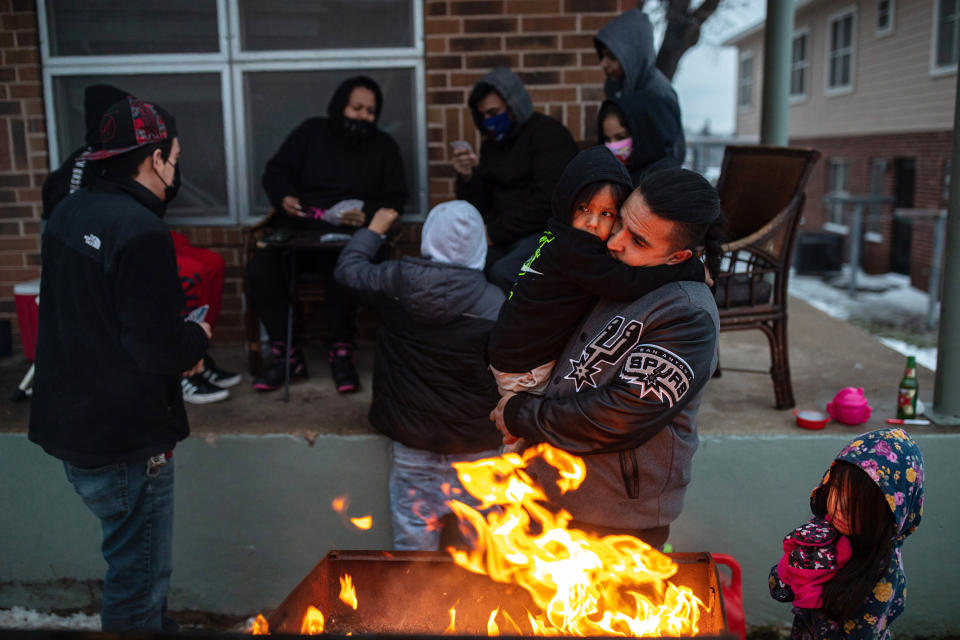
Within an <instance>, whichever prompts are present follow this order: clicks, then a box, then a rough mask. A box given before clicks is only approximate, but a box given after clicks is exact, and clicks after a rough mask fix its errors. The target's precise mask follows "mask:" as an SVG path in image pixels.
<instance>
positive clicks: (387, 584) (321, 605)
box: [268, 551, 733, 638]
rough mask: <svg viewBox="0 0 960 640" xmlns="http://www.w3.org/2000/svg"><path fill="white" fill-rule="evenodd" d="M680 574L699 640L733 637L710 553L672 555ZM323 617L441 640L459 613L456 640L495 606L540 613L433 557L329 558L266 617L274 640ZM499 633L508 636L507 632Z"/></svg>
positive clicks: (332, 628)
mask: <svg viewBox="0 0 960 640" xmlns="http://www.w3.org/2000/svg"><path fill="white" fill-rule="evenodd" d="M667 555H669V556H670V558H671V559H672V560H673V561H674V562H676V563H677V565H678V566H679V569H678V571H677V573H676V575H675V576H674V577H673V578H671V582H673V583H674V584H677V585H686V586H688V587H690V588H691V589H692V590H693V592H694V593H695V594H696V595H697V596H698V597H699V598H700V599H701V600H703V602H704V604H705V605H706V606H707V607H708V608H709V611H708V612H705V613H703V615H702V617H701V618H700V622H699V627H700V635H701V636H708V637H710V636H713V637H720V636H722V637H729V638H732V637H733V636H731V635H729V631H728V629H727V625H726V621H725V616H724V610H723V597H722V595H721V590H720V585H719V582H718V579H717V568H716V565H715V564H714V563H713V558H711V557H710V554H709V553H670V554H667ZM345 573H349V574H350V575H351V576H352V578H353V584H354V587H355V588H356V592H357V600H358V602H359V607H358V609H357V610H356V611H354V610H353V609H352V608H350V607H349V606H348V605H346V604H344V603H343V602H341V601H340V598H339V595H340V576H342V575H343V574H345ZM311 605H312V606H314V607H316V608H317V609H319V610H320V611H321V612H323V616H324V618H325V623H326V624H325V631H324V632H325V633H327V634H332V635H346V634H348V633H349V634H352V635H354V636H357V635H371V634H375V635H394V634H401V635H402V634H408V635H417V636H419V637H430V636H436V637H438V638H439V637H440V636H441V634H442V633H443V631H444V630H445V629H446V628H447V627H448V626H449V624H450V613H449V610H450V608H451V607H454V606H456V629H457V635H458V636H483V637H486V636H487V618H488V617H489V615H490V612H491V611H492V610H494V609H496V608H497V607H498V606H499V607H501V608H502V609H503V610H504V611H507V612H508V613H509V614H510V616H511V617H512V618H513V619H514V620H515V621H516V622H517V623H518V624H521V625H523V626H526V620H527V613H526V612H527V611H528V610H529V611H534V612H535V611H536V607H535V606H534V604H533V601H532V599H531V598H530V596H529V595H528V594H527V592H526V591H525V590H523V589H522V588H520V587H518V586H515V585H506V584H500V583H497V582H494V581H493V580H491V579H489V578H488V577H486V576H482V575H478V574H475V573H471V572H469V571H466V570H464V569H461V568H460V567H458V566H457V565H455V564H454V563H453V561H452V560H451V559H450V557H449V555H447V554H446V553H442V552H429V551H331V552H330V553H328V554H327V555H326V557H325V558H324V559H323V560H321V561H320V563H319V564H317V566H315V567H314V568H313V570H312V571H310V573H309V574H307V576H306V577H305V578H304V579H303V581H302V582H301V583H300V584H299V585H297V587H296V588H295V589H294V590H293V591H292V592H291V593H290V595H288V596H287V597H286V599H285V600H284V601H283V602H282V603H281V604H280V606H279V607H278V608H277V609H276V610H275V611H274V612H273V613H272V614H271V615H270V616H269V618H268V623H269V625H270V632H271V633H300V626H301V624H302V622H303V616H304V614H305V613H306V611H307V607H309V606H311ZM503 627H504V625H501V629H500V631H501V633H502V634H504V635H509V633H510V630H509V629H505V628H503Z"/></svg>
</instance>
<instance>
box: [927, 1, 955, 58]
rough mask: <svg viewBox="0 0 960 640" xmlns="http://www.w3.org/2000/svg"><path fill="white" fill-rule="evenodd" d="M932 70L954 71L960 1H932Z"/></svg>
mask: <svg viewBox="0 0 960 640" xmlns="http://www.w3.org/2000/svg"><path fill="white" fill-rule="evenodd" d="M933 6H934V9H935V10H934V25H933V29H934V42H933V65H932V66H933V70H934V71H935V72H946V71H955V70H956V68H957V59H958V57H960V56H958V53H960V0H934V5H933Z"/></svg>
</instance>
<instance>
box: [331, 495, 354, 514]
mask: <svg viewBox="0 0 960 640" xmlns="http://www.w3.org/2000/svg"><path fill="white" fill-rule="evenodd" d="M348 504H350V502H349V500H348V498H347V496H346V495H342V496H337V497H336V498H334V499H333V502H331V503H330V506H331V507H333V510H334V511H336V512H337V513H343V512H344V511H346V509H347V505H348Z"/></svg>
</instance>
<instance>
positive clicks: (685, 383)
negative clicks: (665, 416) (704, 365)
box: [620, 344, 693, 407]
mask: <svg viewBox="0 0 960 640" xmlns="http://www.w3.org/2000/svg"><path fill="white" fill-rule="evenodd" d="M620 379H621V380H623V381H624V382H627V383H629V384H631V385H633V386H635V387H639V388H640V397H641V398H643V397H646V396H652V397H655V398H657V399H658V400H660V402H666V403H667V404H668V405H670V406H671V407H672V406H673V405H674V404H676V403H677V401H678V400H680V398H682V397H683V394H685V393H686V392H687V391H688V390H689V389H690V386H691V383H692V381H693V368H692V367H691V366H690V365H689V364H687V363H686V361H685V360H684V359H683V358H681V357H680V356H678V355H676V354H675V353H672V352H670V351H667V350H666V349H664V348H662V347H658V346H657V345H655V344H641V345H639V346H638V347H637V348H636V349H634V350H633V352H632V353H631V354H630V356H629V357H628V358H627V362H626V363H625V364H624V365H623V370H622V371H620Z"/></svg>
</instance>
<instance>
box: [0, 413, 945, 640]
mask: <svg viewBox="0 0 960 640" xmlns="http://www.w3.org/2000/svg"><path fill="white" fill-rule="evenodd" d="M857 433H859V430H858V429H856V428H852V429H850V434H849V435H850V437H849V438H848V437H846V436H841V435H834V434H829V435H827V434H822V435H821V434H811V435H807V434H802V433H798V435H789V436H767V437H762V436H760V437H758V436H749V437H744V436H722V437H719V436H716V437H714V436H709V435H706V436H703V437H702V438H701V445H700V450H699V451H698V453H697V456H696V458H695V461H694V475H693V483H692V485H691V487H690V490H689V491H688V493H687V501H686V506H685V508H684V513H683V515H682V516H681V517H680V519H679V520H678V521H677V522H676V523H675V524H674V527H673V530H672V533H671V543H672V544H673V545H674V548H675V549H676V550H677V551H714V552H723V553H729V554H731V555H733V556H734V557H735V558H737V559H738V560H739V562H740V564H741V566H742V567H743V574H744V607H745V610H746V613H747V622H748V623H750V624H754V625H759V624H774V623H787V622H788V621H789V620H790V618H791V615H790V608H789V606H788V605H783V604H780V603H777V602H775V601H774V600H772V599H771V598H770V597H769V595H768V592H767V585H766V579H767V573H768V571H769V569H770V567H771V566H772V565H773V564H774V563H775V562H776V560H777V559H778V558H779V555H780V548H781V547H780V543H781V540H782V538H783V535H784V534H785V533H786V532H787V531H788V530H790V529H791V528H793V527H794V526H796V525H797V524H799V523H801V522H802V521H804V520H805V519H806V518H807V517H808V506H807V497H808V495H809V492H810V489H812V488H813V486H814V485H815V484H816V483H817V482H818V481H819V479H820V476H821V474H822V472H823V471H824V469H825V468H826V466H827V465H828V464H829V461H830V460H832V458H833V456H834V455H835V454H836V453H837V452H838V451H839V450H840V449H841V448H842V447H843V446H844V445H845V444H846V443H847V442H848V441H849V440H850V439H852V438H853V436H855V435H856V434H857ZM914 436H915V437H916V438H917V440H918V442H919V443H920V446H921V448H922V449H923V452H924V457H925V463H926V477H927V487H926V513H925V515H924V519H923V522H922V523H921V526H920V528H919V530H918V531H917V533H916V534H914V535H913V536H911V538H909V539H908V540H907V543H906V545H905V547H904V564H905V566H906V570H907V577H908V580H909V597H908V602H907V610H906V613H904V615H903V616H902V617H901V618H900V619H899V620H898V621H897V623H896V625H895V626H894V630H895V631H897V632H898V633H901V634H906V635H920V634H928V635H929V634H943V633H957V632H960V620H958V619H957V617H956V616H955V615H954V614H953V611H954V606H955V603H954V597H953V593H952V590H951V589H948V588H944V587H945V586H946V585H950V584H952V582H953V580H954V579H955V576H956V567H957V566H958V560H960V551H958V546H957V531H960V504H958V501H957V500H956V498H955V494H954V488H955V487H957V486H960V469H958V467H957V465H956V463H955V461H956V458H957V453H958V451H960V446H958V445H960V434H958V435H952V434H950V435H942V434H940V435H937V434H931V435H923V434H922V433H918V432H915V433H914ZM174 460H175V462H176V465H177V467H176V472H177V478H176V482H177V487H176V531H175V534H174V541H175V548H174V574H173V585H172V593H171V603H170V605H171V608H173V609H175V610H177V609H199V610H206V611H214V612H221V613H233V614H246V613H252V612H256V611H258V610H261V609H267V608H272V607H275V606H277V605H278V604H279V603H280V601H281V600H282V599H283V598H284V597H285V596H286V595H287V593H289V592H290V591H291V590H292V589H293V587H294V586H296V584H297V583H298V582H299V581H300V580H301V579H302V578H303V577H304V576H305V575H306V573H307V572H308V571H309V570H310V569H311V568H312V567H313V566H314V564H316V563H317V562H318V561H319V560H320V559H321V558H322V557H323V555H324V554H325V553H326V552H327V550H329V549H388V548H390V546H391V533H390V516H389V504H388V500H387V474H388V470H389V441H387V440H386V439H384V438H381V437H378V436H320V437H318V438H317V439H316V440H315V441H314V443H313V444H312V445H311V444H309V443H308V442H307V441H306V440H305V439H303V438H298V437H294V436H286V435H270V436H242V435H231V436H222V437H219V438H217V439H215V440H203V439H198V438H191V439H189V440H187V441H186V442H184V443H182V444H181V445H180V446H179V447H177V453H176V455H175V457H174ZM342 494H347V495H349V497H350V507H349V509H348V515H349V516H360V515H368V514H369V515H372V516H373V519H374V526H373V528H372V529H371V530H370V531H367V532H362V531H358V530H357V529H355V528H353V527H352V526H351V525H349V524H348V523H345V522H344V520H343V519H342V517H341V516H340V515H338V514H336V513H334V512H333V510H332V509H331V507H330V503H331V500H332V499H333V498H334V497H335V496H338V495H342ZM98 548H99V526H98V524H97V522H96V520H95V519H94V517H93V516H92V515H91V514H90V513H89V512H87V511H86V509H85V507H84V506H83V504H82V503H81V501H80V499H79V498H78V497H77V496H76V495H74V493H73V489H72V487H71V486H70V485H69V483H68V482H67V480H66V478H65V476H64V474H63V468H62V465H61V464H60V463H59V462H58V461H56V460H54V459H53V458H50V457H49V456H47V455H46V454H45V453H43V451H42V450H41V449H40V448H39V447H37V446H35V445H33V444H32V443H30V442H29V441H28V440H27V438H26V436H25V435H23V434H0V607H11V606H15V605H21V606H31V607H35V608H40V609H49V608H54V607H57V608H60V607H69V606H75V607H80V606H85V605H88V604H90V599H91V597H96V596H95V594H96V590H95V589H93V588H91V583H92V581H95V580H98V579H101V578H102V577H103V574H104V571H105V565H104V563H103V561H102V560H101V558H100V555H99V552H98Z"/></svg>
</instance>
